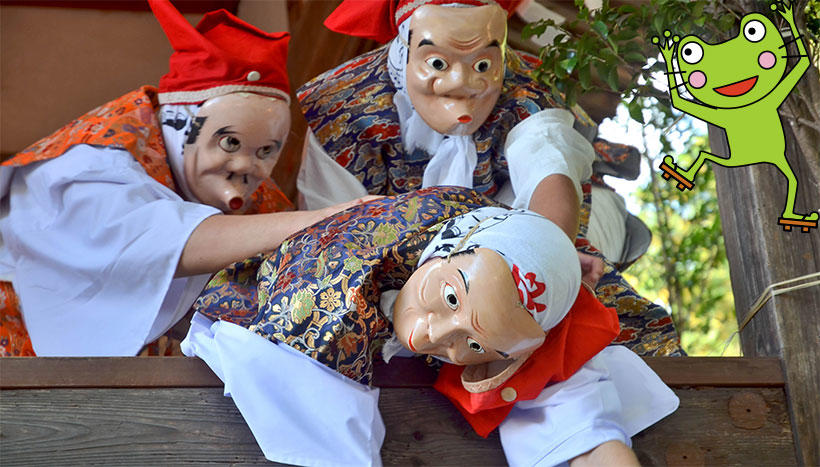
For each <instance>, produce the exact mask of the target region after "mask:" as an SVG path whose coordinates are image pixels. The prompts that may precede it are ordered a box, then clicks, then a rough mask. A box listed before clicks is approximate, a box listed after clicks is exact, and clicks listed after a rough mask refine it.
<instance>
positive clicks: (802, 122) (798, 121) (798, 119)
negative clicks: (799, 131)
mask: <svg viewBox="0 0 820 467" xmlns="http://www.w3.org/2000/svg"><path fill="white" fill-rule="evenodd" d="M780 115H782V116H784V117H786V118H788V119H789V120H791V121H793V122H794V123H796V124H798V125H803V126H807V127H809V128H811V129H813V130H814V131H816V132H817V133H820V124H818V123H815V122H814V121H812V120H808V119H805V118H802V117H797V116H795V115H792V114H789V113H786V112H783V111H781V112H780Z"/></svg>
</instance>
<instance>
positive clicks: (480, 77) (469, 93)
mask: <svg viewBox="0 0 820 467" xmlns="http://www.w3.org/2000/svg"><path fill="white" fill-rule="evenodd" d="M522 3H526V2H522V1H521V0H372V1H367V2H363V1H361V0H344V1H343V2H342V4H341V5H339V7H338V8H336V10H334V11H333V13H332V14H331V15H330V16H329V17H328V18H327V20H325V26H327V27H328V28H329V29H330V30H332V31H336V32H339V33H342V34H348V35H352V36H357V37H364V38H367V39H374V40H377V41H379V42H388V41H392V42H391V44H390V47H389V52H388V55H389V58H388V70H389V73H390V79H391V81H392V82H393V84H394V86H395V87H396V90H397V91H399V92H402V91H404V90H406V91H407V95H408V97H409V100H410V102H411V103H412V106H413V108H414V109H415V110H416V112H417V113H418V114H419V116H420V117H421V118H422V120H424V122H425V123H426V124H427V125H428V126H429V127H430V128H432V129H433V130H435V131H437V132H439V133H441V134H451V135H469V134H471V133H474V132H475V131H476V130H477V129H478V128H479V127H480V126H481V125H482V124H484V122H485V121H486V120H487V117H489V115H490V113H491V111H492V109H493V108H494V107H495V104H496V102H497V101H498V98H499V96H500V94H501V87H502V84H503V80H504V68H505V65H504V51H505V49H506V43H507V18H508V17H509V15H511V14H512V13H513V12H514V11H515V10H516V9H517V8H519V6H520V5H521V4H522Z"/></svg>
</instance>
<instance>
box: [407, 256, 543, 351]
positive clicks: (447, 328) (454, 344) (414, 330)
mask: <svg viewBox="0 0 820 467" xmlns="http://www.w3.org/2000/svg"><path fill="white" fill-rule="evenodd" d="M393 309H394V315H393V328H394V330H395V332H396V336H397V337H398V339H399V342H400V343H401V344H402V345H403V346H404V347H405V348H407V349H409V350H411V351H413V352H417V353H423V354H429V355H433V356H437V357H443V358H446V359H447V360H449V361H451V362H453V363H455V364H457V365H474V364H479V363H486V362H490V361H495V360H504V359H508V358H518V357H520V356H522V355H525V354H529V353H531V352H532V351H533V350H535V349H536V348H537V347H538V346H539V345H541V343H542V342H543V341H544V331H543V330H542V329H541V327H540V326H539V325H538V323H537V322H536V321H535V320H534V319H533V318H532V317H531V316H530V315H529V313H527V311H526V310H525V309H524V308H523V306H522V305H521V301H520V300H519V297H518V289H517V287H516V285H515V283H514V282H513V276H512V275H511V274H510V268H509V267H508V266H507V263H506V262H505V261H504V259H503V258H501V256H500V255H499V254H498V253H496V252H494V251H492V250H489V249H486V248H477V249H474V250H468V251H465V252H463V253H462V254H458V255H456V256H454V257H452V258H449V259H447V258H433V259H431V260H430V261H427V262H426V263H424V264H423V265H422V266H421V267H420V268H418V269H417V270H416V271H415V272H414V273H413V275H412V276H411V277H410V279H409V280H408V282H407V283H406V284H405V286H404V287H403V288H402V290H401V291H400V292H399V295H398V297H397V298H396V302H395V305H394V308H393Z"/></svg>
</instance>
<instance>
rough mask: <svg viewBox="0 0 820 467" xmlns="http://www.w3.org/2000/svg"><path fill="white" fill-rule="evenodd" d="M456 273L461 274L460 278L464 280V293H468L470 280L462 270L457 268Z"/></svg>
mask: <svg viewBox="0 0 820 467" xmlns="http://www.w3.org/2000/svg"><path fill="white" fill-rule="evenodd" d="M457 270H458V273H459V274H461V280H463V281H464V291H465V292H466V293H470V280H469V279H468V278H467V274H464V271H462V270H461V269H457Z"/></svg>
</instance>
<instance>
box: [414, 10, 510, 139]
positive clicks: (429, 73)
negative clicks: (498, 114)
mask: <svg viewBox="0 0 820 467" xmlns="http://www.w3.org/2000/svg"><path fill="white" fill-rule="evenodd" d="M407 21H410V31H409V41H408V42H409V50H408V59H407V70H406V84H407V94H408V96H409V97H410V101H411V102H412V104H413V107H414V108H415V109H416V111H417V112H418V113H419V115H420V116H421V118H422V119H423V120H424V121H425V123H427V125H429V126H430V128H432V129H434V130H436V131H437V132H439V133H442V134H463V135H467V134H472V133H473V132H475V131H476V130H477V129H478V128H479V127H480V126H481V125H482V124H484V121H485V120H487V117H488V116H489V115H490V112H492V110H493V108H494V107H495V104H496V102H497V101H498V97H499V96H500V95H501V86H502V83H503V81H504V49H505V45H506V40H507V13H506V12H505V11H504V9H502V8H501V7H500V6H498V5H495V4H490V5H484V6H479V7H468V8H455V7H448V6H441V5H424V6H422V7H420V8H418V9H416V10H415V12H414V13H413V15H412V16H411V17H410V19H408V20H407Z"/></svg>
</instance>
